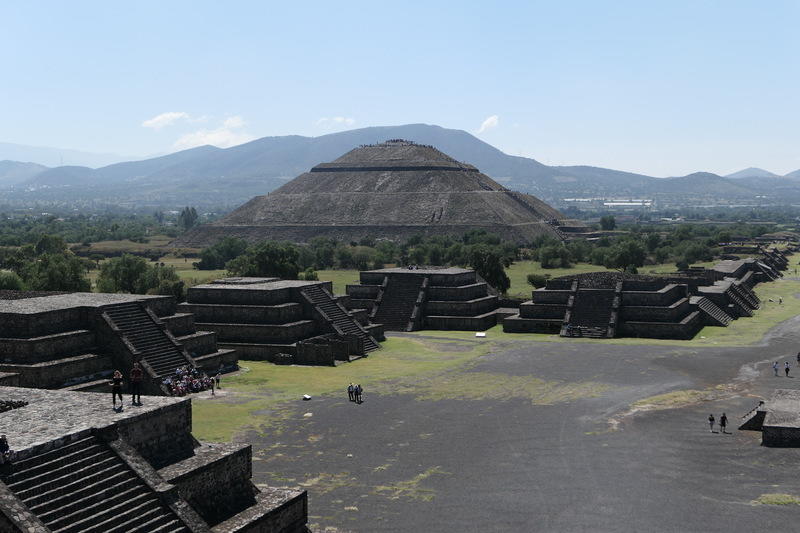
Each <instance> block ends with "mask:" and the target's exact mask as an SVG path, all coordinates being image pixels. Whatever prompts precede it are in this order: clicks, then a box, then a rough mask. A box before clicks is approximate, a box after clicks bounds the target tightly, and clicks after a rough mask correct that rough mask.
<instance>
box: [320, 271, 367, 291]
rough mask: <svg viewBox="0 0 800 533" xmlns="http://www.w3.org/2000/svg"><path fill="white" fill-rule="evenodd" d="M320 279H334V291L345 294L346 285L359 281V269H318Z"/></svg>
mask: <svg viewBox="0 0 800 533" xmlns="http://www.w3.org/2000/svg"><path fill="white" fill-rule="evenodd" d="M317 276H319V280H320V281H332V282H333V293H334V294H344V293H345V285H356V284H357V283H358V270H317Z"/></svg>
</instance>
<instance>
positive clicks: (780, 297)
mask: <svg viewBox="0 0 800 533" xmlns="http://www.w3.org/2000/svg"><path fill="white" fill-rule="evenodd" d="M778 303H779V304H781V305H783V296H778Z"/></svg>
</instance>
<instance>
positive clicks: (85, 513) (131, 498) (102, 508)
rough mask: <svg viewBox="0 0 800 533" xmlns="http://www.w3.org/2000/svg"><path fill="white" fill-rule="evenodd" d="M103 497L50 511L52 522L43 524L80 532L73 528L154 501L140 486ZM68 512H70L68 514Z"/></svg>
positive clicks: (81, 526) (53, 527)
mask: <svg viewBox="0 0 800 533" xmlns="http://www.w3.org/2000/svg"><path fill="white" fill-rule="evenodd" d="M103 496H104V497H102V498H96V499H95V500H93V501H92V500H89V499H88V498H82V499H81V500H79V501H80V502H83V503H82V504H81V505H80V507H79V508H77V509H75V506H76V505H78V502H73V503H71V504H70V505H68V506H65V507H63V508H60V509H56V510H54V511H51V512H50V513H48V514H49V515H50V516H52V520H51V521H48V522H45V523H46V524H47V527H49V528H50V529H53V530H56V531H59V530H61V531H81V529H75V528H83V527H86V526H87V525H90V524H95V523H97V522H101V521H103V520H105V519H106V518H107V517H108V515H109V514H113V513H115V512H117V511H119V510H122V509H125V508H127V507H130V506H132V505H133V506H135V505H136V504H137V503H142V502H144V501H147V500H152V499H154V497H153V495H152V494H150V493H149V492H148V491H147V490H145V487H144V485H142V484H139V485H138V486H134V487H132V488H129V489H128V490H126V491H124V492H120V493H117V494H114V495H107V494H103ZM70 510H72V511H71V512H69V511H70ZM65 513H66V514H65ZM40 518H43V517H40Z"/></svg>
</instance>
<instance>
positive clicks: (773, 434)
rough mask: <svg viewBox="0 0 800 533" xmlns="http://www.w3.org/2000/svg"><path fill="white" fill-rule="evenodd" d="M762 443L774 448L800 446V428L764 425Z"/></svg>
mask: <svg viewBox="0 0 800 533" xmlns="http://www.w3.org/2000/svg"><path fill="white" fill-rule="evenodd" d="M761 431H762V432H761V444H763V445H764V446H769V447H773V448H797V447H800V428H784V427H775V426H764V427H763V428H762V430H761Z"/></svg>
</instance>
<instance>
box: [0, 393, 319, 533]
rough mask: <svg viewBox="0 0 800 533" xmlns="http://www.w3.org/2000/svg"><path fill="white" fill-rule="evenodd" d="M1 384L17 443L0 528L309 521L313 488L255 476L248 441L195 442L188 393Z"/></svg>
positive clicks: (291, 529) (251, 525)
mask: <svg viewBox="0 0 800 533" xmlns="http://www.w3.org/2000/svg"><path fill="white" fill-rule="evenodd" d="M108 396H109V395H108V394H95V393H76V392H66V391H48V390H40V389H25V388H15V387H0V400H2V401H3V402H11V403H13V404H16V405H19V406H18V407H16V408H13V409H11V410H8V411H5V412H2V413H0V433H3V434H6V435H7V436H8V441H9V445H10V446H11V449H12V450H13V454H12V457H11V461H10V463H8V464H6V465H3V466H2V467H0V531H4V532H6V531H8V532H17V531H19V532H25V533H34V532H35V533H40V532H49V531H62V530H63V531H98V532H99V531H176V532H177V531H185V532H208V531H214V532H219V533H232V532H234V531H235V532H261V531H275V532H285V533H301V532H304V531H306V527H305V524H306V520H307V496H306V493H305V491H301V490H296V489H279V488H265V489H263V490H260V489H258V488H256V487H255V486H254V485H253V484H252V482H251V481H250V476H251V473H252V464H251V450H250V446H249V445H234V444H212V443H199V442H197V441H196V439H194V437H193V436H192V435H191V414H192V412H191V401H190V400H188V399H178V398H165V397H148V398H147V399H146V400H145V402H144V405H142V406H131V407H127V406H126V408H125V410H124V411H122V412H115V411H113V410H112V409H111V406H110V398H109V397H108Z"/></svg>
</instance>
